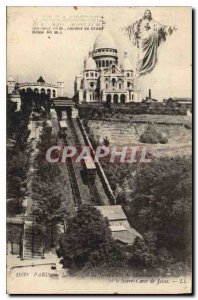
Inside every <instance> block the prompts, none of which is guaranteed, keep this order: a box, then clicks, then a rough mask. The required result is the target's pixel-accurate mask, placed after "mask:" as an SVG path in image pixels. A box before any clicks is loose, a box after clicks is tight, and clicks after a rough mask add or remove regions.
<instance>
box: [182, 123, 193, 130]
mask: <svg viewBox="0 0 198 300" xmlns="http://www.w3.org/2000/svg"><path fill="white" fill-rule="evenodd" d="M184 127H185V128H186V129H192V124H191V123H186V124H185V125H184Z"/></svg>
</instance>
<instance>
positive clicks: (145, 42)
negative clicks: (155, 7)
mask: <svg viewBox="0 0 198 300" xmlns="http://www.w3.org/2000/svg"><path fill="white" fill-rule="evenodd" d="M174 30H176V28H175V27H171V26H165V25H161V24H159V23H158V22H156V21H154V20H153V19H152V15H151V11H150V10H146V11H145V13H144V16H143V18H142V19H140V20H138V21H136V22H135V23H134V24H132V25H130V26H128V27H125V32H126V34H127V36H128V37H129V39H130V40H131V41H132V43H133V44H134V45H135V46H136V47H137V48H139V53H138V63H137V73H138V74H139V76H141V75H145V74H147V73H150V72H151V71H152V70H153V69H154V67H155V64H156V62H157V49H158V47H159V46H160V44H161V42H163V41H166V36H167V35H171V34H172V33H173V31H174Z"/></svg>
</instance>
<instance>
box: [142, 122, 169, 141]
mask: <svg viewBox="0 0 198 300" xmlns="http://www.w3.org/2000/svg"><path fill="white" fill-rule="evenodd" d="M139 141H140V142H141V143H145V144H158V143H160V144H166V143H168V138H167V136H166V135H165V134H164V133H161V132H158V131H157V130H156V129H155V128H154V127H153V126H148V128H147V129H146V131H145V132H144V133H143V134H142V135H141V136H140V139H139Z"/></svg>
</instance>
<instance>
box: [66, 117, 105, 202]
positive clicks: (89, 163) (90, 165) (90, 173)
mask: <svg viewBox="0 0 198 300" xmlns="http://www.w3.org/2000/svg"><path fill="white" fill-rule="evenodd" d="M67 124H68V127H69V128H70V130H71V134H72V139H73V144H74V145H75V146H76V148H77V151H78V153H80V151H81V147H82V145H81V142H80V139H79V137H78V134H77V132H76V128H75V126H74V123H73V120H72V118H71V116H68V118H67ZM69 162H70V163H71V165H72V167H73V162H72V160H71V159H69ZM82 168H83V169H84V171H85V172H84V174H85V175H86V179H87V184H88V187H89V190H90V194H91V198H92V203H93V204H94V205H102V204H103V202H102V200H101V197H100V194H99V192H98V189H97V187H96V183H95V177H96V166H95V163H94V161H93V159H92V157H86V159H84V160H83V162H82ZM73 170H74V167H73ZM74 175H75V171H74ZM76 182H77V181H76ZM78 191H79V188H78ZM79 194H80V191H79ZM81 203H82V200H81V202H80V203H78V202H77V205H79V204H81Z"/></svg>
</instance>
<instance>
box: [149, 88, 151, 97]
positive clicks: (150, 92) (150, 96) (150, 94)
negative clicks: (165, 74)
mask: <svg viewBox="0 0 198 300" xmlns="http://www.w3.org/2000/svg"><path fill="white" fill-rule="evenodd" d="M149 99H151V89H149Z"/></svg>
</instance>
